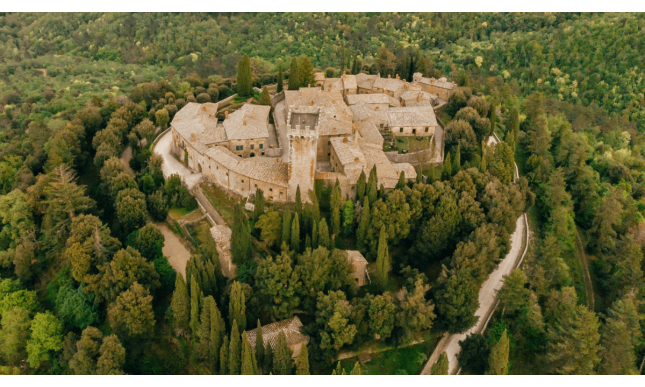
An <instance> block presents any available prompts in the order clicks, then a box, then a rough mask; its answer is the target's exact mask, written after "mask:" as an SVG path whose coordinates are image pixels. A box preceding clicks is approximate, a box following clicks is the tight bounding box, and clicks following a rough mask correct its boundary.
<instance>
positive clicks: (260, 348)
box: [255, 319, 264, 368]
mask: <svg viewBox="0 0 645 387" xmlns="http://www.w3.org/2000/svg"><path fill="white" fill-rule="evenodd" d="M255 332H257V333H256V335H255V358H256V359H257V361H258V367H260V368H262V366H263V365H264V339H263V338H262V324H260V319H258V329H256V330H255Z"/></svg>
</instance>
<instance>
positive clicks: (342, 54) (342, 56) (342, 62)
mask: <svg viewBox="0 0 645 387" xmlns="http://www.w3.org/2000/svg"><path fill="white" fill-rule="evenodd" d="M343 71H345V41H343V43H342V46H341V49H340V73H341V74H342V73H343Z"/></svg>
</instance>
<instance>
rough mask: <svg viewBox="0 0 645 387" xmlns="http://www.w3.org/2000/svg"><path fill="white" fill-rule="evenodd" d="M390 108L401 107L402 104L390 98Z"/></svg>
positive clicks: (396, 99) (394, 98)
mask: <svg viewBox="0 0 645 387" xmlns="http://www.w3.org/2000/svg"><path fill="white" fill-rule="evenodd" d="M390 106H391V107H401V102H400V101H399V99H398V98H396V97H390Z"/></svg>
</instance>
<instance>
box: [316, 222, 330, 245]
mask: <svg viewBox="0 0 645 387" xmlns="http://www.w3.org/2000/svg"><path fill="white" fill-rule="evenodd" d="M318 246H320V247H324V248H326V249H327V250H329V249H330V248H331V241H330V239H329V228H328V227H327V221H326V220H325V218H322V219H320V224H319V226H318Z"/></svg>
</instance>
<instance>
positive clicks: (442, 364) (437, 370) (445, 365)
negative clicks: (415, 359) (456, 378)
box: [430, 351, 450, 375]
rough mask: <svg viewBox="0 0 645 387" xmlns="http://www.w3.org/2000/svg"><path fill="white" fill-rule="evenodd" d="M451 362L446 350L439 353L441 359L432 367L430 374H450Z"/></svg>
mask: <svg viewBox="0 0 645 387" xmlns="http://www.w3.org/2000/svg"><path fill="white" fill-rule="evenodd" d="M449 366H450V363H449V362H448V354H447V353H446V352H445V351H444V352H442V353H441V355H439V359H438V360H437V362H436V363H434V364H433V365H432V368H430V375H448V371H449Z"/></svg>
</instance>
